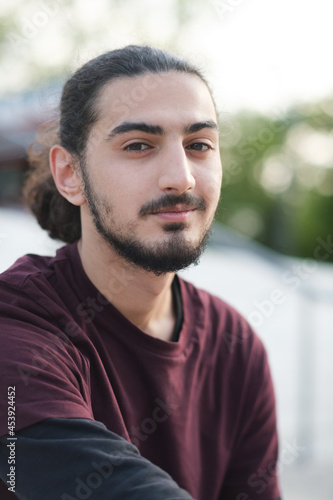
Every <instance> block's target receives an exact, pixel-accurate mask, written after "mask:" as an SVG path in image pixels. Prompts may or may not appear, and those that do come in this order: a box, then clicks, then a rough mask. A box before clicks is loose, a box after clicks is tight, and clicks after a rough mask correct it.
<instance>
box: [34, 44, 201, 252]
mask: <svg viewBox="0 0 333 500" xmlns="http://www.w3.org/2000/svg"><path fill="white" fill-rule="evenodd" d="M170 71H178V72H182V73H187V74H191V75H196V76H198V77H199V78H200V79H201V80H202V81H203V82H204V83H205V84H206V85H207V87H208V88H209V85H208V83H207V81H206V80H205V78H204V77H203V75H202V74H201V72H200V71H199V70H198V69H197V68H196V67H195V66H193V65H192V64H189V63H187V62H185V61H183V60H182V59H179V58H178V57H176V56H174V55H171V54H169V53H167V52H165V51H163V50H160V49H155V48H152V47H148V46H145V47H142V46H137V45H130V46H127V47H124V48H122V49H117V50H113V51H110V52H107V53H105V54H102V55H100V56H98V57H96V58H94V59H92V60H91V61H89V62H87V63H86V64H84V66H82V67H81V68H80V69H78V70H77V71H76V72H75V73H74V74H73V75H72V76H71V77H70V78H69V79H68V80H67V82H66V83H65V86H64V89H63V93H62V97H61V102H60V117H59V119H58V120H56V121H54V122H52V123H50V124H49V125H47V126H44V127H43V128H42V129H41V130H40V133H39V134H38V136H37V139H36V141H35V142H34V143H33V144H32V145H31V146H30V148H29V151H28V155H29V162H30V166H31V171H30V173H29V174H28V177H27V181H26V184H25V187H24V196H25V200H26V202H27V205H28V206H29V207H30V209H31V210H32V212H33V213H34V215H35V216H36V218H37V220H38V222H39V224H40V226H41V227H42V228H43V229H46V230H47V231H48V232H49V235H50V236H51V238H54V239H59V240H62V241H64V242H66V243H73V242H74V241H77V240H78V239H79V238H80V237H81V221H80V208H79V207H77V206H75V205H72V204H71V203H69V202H68V201H67V200H66V199H65V198H64V197H63V196H62V195H61V194H60V193H59V192H58V190H57V188H56V186H55V183H54V181H53V177H52V174H51V171H50V166H49V151H50V148H51V147H52V145H54V144H57V143H58V144H59V143H60V144H61V145H62V146H63V147H65V148H66V149H67V150H68V151H69V152H70V153H71V154H72V155H73V157H74V158H76V159H77V160H78V161H79V162H80V161H82V160H83V158H84V153H85V148H86V143H87V139H88V135H89V132H90V131H91V128H92V126H93V125H94V123H95V122H96V121H97V120H98V110H97V106H96V101H97V99H98V97H99V95H100V92H101V90H102V88H103V87H104V86H105V85H106V84H108V83H109V82H110V81H112V80H114V79H116V78H121V77H135V76H139V75H143V74H146V73H155V74H156V73H163V72H170Z"/></svg>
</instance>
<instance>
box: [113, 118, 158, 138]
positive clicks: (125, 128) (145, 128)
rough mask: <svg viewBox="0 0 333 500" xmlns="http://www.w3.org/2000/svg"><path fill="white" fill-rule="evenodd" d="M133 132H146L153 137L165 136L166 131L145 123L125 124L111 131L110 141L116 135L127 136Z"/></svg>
mask: <svg viewBox="0 0 333 500" xmlns="http://www.w3.org/2000/svg"><path fill="white" fill-rule="evenodd" d="M132 130H139V131H140V132H146V133H147V134H153V135H163V134H164V130H163V129H162V127H160V126H158V125H150V124H148V123H144V122H123V123H121V124H120V125H118V126H117V127H115V128H114V129H113V130H111V132H110V133H109V134H108V140H109V139H112V138H113V137H115V136H116V135H120V134H125V133H126V132H131V131H132Z"/></svg>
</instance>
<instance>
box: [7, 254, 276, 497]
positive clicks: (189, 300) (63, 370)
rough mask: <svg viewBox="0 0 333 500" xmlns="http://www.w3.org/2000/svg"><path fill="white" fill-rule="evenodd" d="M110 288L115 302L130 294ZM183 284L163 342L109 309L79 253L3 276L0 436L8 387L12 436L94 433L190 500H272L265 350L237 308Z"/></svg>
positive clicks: (271, 420) (272, 433)
mask: <svg viewBox="0 0 333 500" xmlns="http://www.w3.org/2000/svg"><path fill="white" fill-rule="evenodd" d="M113 277H114V281H113V283H112V287H113V293H117V290H119V289H120V287H124V286H131V282H130V281H126V276H120V275H117V274H116V273H114V275H113ZM179 281H180V290H181V297H182V302H183V315H184V317H183V325H182V328H181V331H180V335H179V340H178V341H177V342H166V341H163V340H160V339H157V338H153V337H151V336H149V335H147V334H146V333H144V332H143V331H141V330H140V329H139V328H137V327H136V326H135V325H133V324H132V323H131V322H130V321H129V320H127V319H126V318H125V317H124V316H123V315H122V314H121V313H120V312H119V311H118V310H117V309H116V308H115V307H114V306H113V305H112V304H111V303H109V302H108V301H107V300H106V299H105V297H104V296H103V295H102V294H101V293H100V292H99V291H98V290H97V289H96V288H95V287H94V285H93V284H92V283H91V281H90V280H89V278H88V277H87V275H86V274H85V272H84V270H83V267H82V264H81V259H80V256H79V253H78V250H77V245H76V244H73V245H67V246H64V247H63V248H61V249H60V250H58V252H57V255H56V257H40V256H36V255H27V256H25V257H23V258H21V259H19V260H18V261H17V262H16V263H15V264H14V265H13V266H12V267H11V268H10V269H9V270H7V271H6V272H4V273H3V274H2V275H0V317H1V328H0V347H1V360H0V363H1V364H0V415H1V419H0V435H1V436H2V435H5V434H7V433H8V422H7V410H8V407H7V400H8V395H7V393H8V387H12V386H15V388H16V395H15V403H16V423H15V424H16V431H19V430H20V429H23V428H25V427H27V426H31V425H32V424H35V423H37V422H40V421H42V420H44V419H47V418H50V417H55V418H84V419H91V420H95V421H99V422H102V423H103V424H104V425H105V426H106V428H107V429H108V430H110V431H112V432H114V433H116V434H118V435H120V436H122V437H125V438H126V439H127V440H128V441H131V442H132V443H133V444H135V445H136V446H137V447H138V449H139V451H140V453H141V454H142V455H143V456H144V457H146V458H147V459H148V460H150V461H151V462H153V463H155V464H156V465H158V466H159V467H161V468H162V469H163V470H165V471H166V472H168V473H169V474H170V475H171V477H172V478H173V479H174V480H175V481H176V482H177V483H178V484H179V485H180V486H181V487H182V488H184V489H185V490H187V491H188V492H189V493H190V494H191V495H192V496H193V497H194V498H196V499H197V500H207V499H209V500H220V499H221V500H223V494H224V495H225V497H226V498H233V495H234V498H235V500H243V499H248V498H251V499H252V498H253V499H255V498H260V499H262V500H272V499H274V498H277V497H278V496H279V492H278V486H277V480H276V475H275V472H274V470H275V464H276V460H277V434H276V417H275V402H274V392H273V387H272V382H271V377H270V373H269V367H268V364H267V357H266V352H265V349H264V347H263V345H262V342H261V341H260V340H259V338H258V337H257V336H256V334H255V333H253V331H252V330H251V328H250V327H249V325H248V324H247V323H246V322H245V320H244V319H243V318H242V317H241V316H240V315H239V314H238V313H237V312H236V311H235V310H234V309H233V308H232V307H230V306H229V305H227V304H226V303H225V302H223V301H222V300H220V299H219V298H217V297H215V296H213V295H211V294H209V293H207V292H206V291H203V290H199V289H197V288H196V287H194V286H193V285H191V284H190V283H188V282H186V281H184V280H182V279H180V280H179ZM264 470H265V476H264V477H266V478H267V481H266V484H265V488H264V492H263V490H262V489H261V491H260V494H259V493H256V492H257V491H259V490H258V484H259V482H261V484H262V483H263V482H262V480H261V481H259V479H260V478H262V477H263V471H264ZM258 481H259V482H258Z"/></svg>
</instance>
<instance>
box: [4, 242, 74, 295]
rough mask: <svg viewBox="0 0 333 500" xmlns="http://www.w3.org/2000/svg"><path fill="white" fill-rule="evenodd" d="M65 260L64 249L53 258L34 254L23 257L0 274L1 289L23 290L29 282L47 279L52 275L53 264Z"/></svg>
mask: <svg viewBox="0 0 333 500" xmlns="http://www.w3.org/2000/svg"><path fill="white" fill-rule="evenodd" d="M65 259H66V251H65V247H62V248H61V249H60V250H58V251H57V255H56V256H54V257H50V256H42V255H35V254H27V255H24V256H23V257H20V258H19V259H18V260H17V261H16V262H14V264H13V265H12V266H10V267H9V268H8V269H7V270H6V271H4V272H2V273H1V274H0V285H1V286H2V287H6V286H8V287H17V288H23V287H24V285H25V284H26V282H27V281H29V280H32V281H33V280H38V279H40V278H41V277H42V276H45V277H46V278H48V277H50V276H52V274H53V273H54V270H55V263H56V262H59V260H65Z"/></svg>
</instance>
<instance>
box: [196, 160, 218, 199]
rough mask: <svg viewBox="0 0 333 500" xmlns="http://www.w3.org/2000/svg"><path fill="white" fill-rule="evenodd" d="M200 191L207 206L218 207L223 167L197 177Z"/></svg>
mask: <svg viewBox="0 0 333 500" xmlns="http://www.w3.org/2000/svg"><path fill="white" fill-rule="evenodd" d="M196 182H197V186H198V190H199V191H200V193H201V195H202V196H203V198H204V200H205V201H206V203H207V205H214V206H215V205H216V204H217V202H218V200H219V197H220V192H221V182H222V171H221V167H219V168H216V169H214V170H210V171H209V172H205V173H202V174H201V175H198V176H197V177H196Z"/></svg>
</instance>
